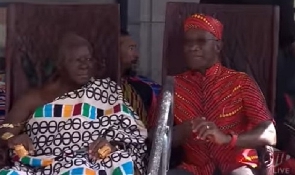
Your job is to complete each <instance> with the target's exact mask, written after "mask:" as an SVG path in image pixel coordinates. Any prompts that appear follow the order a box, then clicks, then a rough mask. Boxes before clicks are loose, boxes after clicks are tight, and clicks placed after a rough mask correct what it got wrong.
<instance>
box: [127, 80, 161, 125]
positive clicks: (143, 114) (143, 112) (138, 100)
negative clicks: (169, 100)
mask: <svg viewBox="0 0 295 175" xmlns="http://www.w3.org/2000/svg"><path fill="white" fill-rule="evenodd" d="M128 80H129V81H139V82H142V83H144V84H146V85H148V86H149V87H150V88H151V90H152V100H151V104H150V106H149V109H145V107H144V103H143V99H142V97H141V96H140V95H139V93H138V92H137V91H136V90H135V89H134V88H133V87H132V85H130V83H128ZM122 87H123V93H124V98H125V99H127V101H128V102H129V103H130V104H131V106H132V107H133V109H135V111H136V112H137V114H138V115H139V117H140V119H141V121H143V122H144V124H145V125H147V123H148V120H149V118H150V116H151V115H153V114H154V109H155V107H156V104H157V98H158V95H159V94H160V91H161V85H159V84H157V83H156V82H154V81H152V80H150V79H149V78H147V77H144V76H136V77H129V78H128V79H125V80H123V81H122Z"/></svg>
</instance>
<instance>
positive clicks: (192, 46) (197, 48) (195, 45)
mask: <svg viewBox="0 0 295 175" xmlns="http://www.w3.org/2000/svg"><path fill="white" fill-rule="evenodd" d="M200 49H201V47H200V45H198V44H192V45H191V47H190V50H191V51H198V50H200Z"/></svg>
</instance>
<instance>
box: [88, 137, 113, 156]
mask: <svg viewBox="0 0 295 175" xmlns="http://www.w3.org/2000/svg"><path fill="white" fill-rule="evenodd" d="M107 147H109V148H110V149H111V151H110V153H112V152H114V151H116V148H115V147H113V146H112V145H111V144H110V142H108V141H107V140H106V139H105V138H102V137H99V138H98V139H97V140H96V141H94V142H92V143H91V144H90V145H89V150H88V151H89V158H90V159H93V160H97V159H101V155H100V154H99V150H100V149H103V148H107Z"/></svg>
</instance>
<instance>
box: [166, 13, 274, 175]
mask: <svg viewBox="0 0 295 175" xmlns="http://www.w3.org/2000/svg"><path fill="white" fill-rule="evenodd" d="M222 31H223V25H222V24H221V22H220V21H218V20H217V19H215V18H213V17H211V16H206V15H202V14H195V15H192V16H191V17H189V18H187V19H186V21H185V23H184V54H185V61H186V63H187V66H188V68H189V70H188V71H186V72H184V73H182V74H179V75H177V76H175V95H174V122H175V126H174V128H173V138H172V147H179V146H181V147H182V148H183V150H184V158H183V159H182V162H181V164H180V165H179V166H178V167H177V168H176V169H171V170H169V171H168V175H175V174H182V175H185V174H188V175H189V174H192V175H199V174H202V175H212V174H213V172H214V171H215V170H216V169H219V170H220V171H221V173H222V174H230V175H246V174H247V175H254V174H257V173H258V172H256V171H257V169H256V167H257V166H258V155H257V152H256V148H260V147H263V146H266V145H275V144H276V130H275V127H274V123H273V118H272V117H271V114H270V112H269V110H268V109H267V106H266V102H265V99H264V97H263V94H262V92H261V90H260V89H259V87H258V85H257V83H256V82H255V81H254V80H253V79H252V78H251V77H249V76H248V75H247V74H246V73H243V72H237V71H235V70H232V69H228V68H226V67H224V66H222V65H221V63H220V61H219V59H220V58H219V57H220V51H221V49H222V43H221V39H222ZM179 59H184V58H179Z"/></svg>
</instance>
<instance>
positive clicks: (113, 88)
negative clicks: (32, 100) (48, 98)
mask: <svg viewBox="0 0 295 175" xmlns="http://www.w3.org/2000/svg"><path fill="white" fill-rule="evenodd" d="M26 133H27V134H28V135H29V137H30V138H31V139H32V141H33V144H34V146H35V152H36V155H39V156H35V157H31V156H27V157H23V158H21V159H20V160H19V161H18V159H17V158H14V160H15V162H14V166H13V167H12V168H11V169H3V170H1V171H0V174H1V175H4V174H12V175H18V174H19V175H22V174H24V175H33V174H36V175H41V174H44V175H59V174H63V175H125V174H126V175H132V174H134V166H135V167H136V168H137V169H138V170H139V171H140V172H141V173H142V174H145V168H146V164H145V163H146V161H145V159H146V157H145V152H146V146H145V139H146V137H147V132H146V129H145V128H144V126H143V123H142V122H141V121H140V120H138V116H137V115H136V114H135V113H134V112H133V110H132V109H131V108H130V107H129V104H127V103H125V102H124V100H123V93H122V90H121V88H120V87H119V86H117V84H116V83H115V82H113V81H111V80H110V79H100V80H92V81H90V83H89V84H87V85H86V86H84V87H83V88H81V89H78V90H76V91H73V92H69V93H67V94H65V95H64V96H61V97H59V98H57V99H56V100H55V101H53V102H51V103H48V104H45V105H44V106H40V107H39V108H37V109H36V111H35V113H34V114H33V116H32V118H31V119H30V120H29V121H28V122H27V125H26ZM104 135H105V138H106V139H107V140H109V141H118V142H121V143H124V144H125V146H126V149H125V150H119V151H116V152H114V153H112V154H111V155H110V156H108V157H107V158H105V159H103V160H98V161H92V160H90V159H89V158H88V154H87V151H88V150H87V149H86V152H83V151H82V152H78V151H77V150H80V149H83V148H84V149H85V148H87V146H88V145H89V143H91V142H93V141H95V140H96V139H97V138H98V137H103V136H104ZM75 151H76V152H75ZM84 151H85V150H84ZM41 155H42V156H41ZM56 157H59V158H58V159H57V160H54V161H53V162H52V164H51V165H49V166H46V167H44V168H42V165H44V164H45V163H46V162H47V163H48V161H50V160H51V159H50V158H56ZM28 165H30V166H33V167H35V168H32V167H30V166H28ZM40 167H41V168H40Z"/></svg>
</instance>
